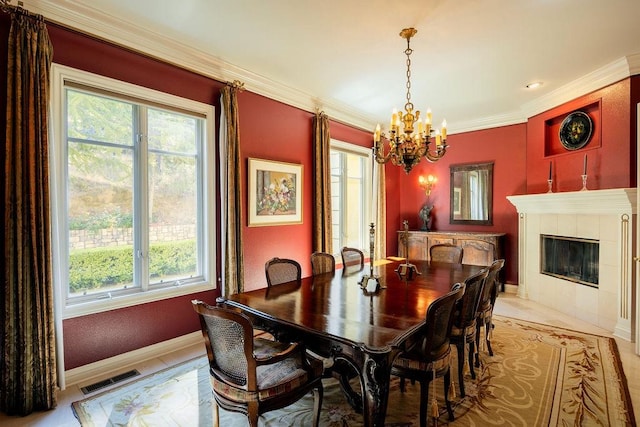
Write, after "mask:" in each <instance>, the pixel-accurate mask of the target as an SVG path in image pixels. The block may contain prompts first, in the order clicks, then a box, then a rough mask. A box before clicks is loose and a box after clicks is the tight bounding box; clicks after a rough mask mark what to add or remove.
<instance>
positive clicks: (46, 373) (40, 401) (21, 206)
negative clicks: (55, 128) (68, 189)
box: [0, 8, 56, 415]
mask: <svg viewBox="0 0 640 427" xmlns="http://www.w3.org/2000/svg"><path fill="white" fill-rule="evenodd" d="M9 9H10V14H11V28H10V30H9V31H10V32H9V45H8V61H7V103H6V108H7V110H6V119H7V125H6V133H5V137H6V138H5V156H6V157H5V162H4V168H5V171H4V172H5V173H4V176H5V186H4V203H5V210H4V224H5V239H4V265H3V267H4V269H3V273H4V277H3V279H4V286H3V290H2V296H1V299H0V311H1V312H2V334H1V337H2V338H0V340H1V341H0V348H1V349H2V353H1V354H0V359H1V360H0V410H2V411H3V412H5V413H7V414H9V415H27V414H30V413H32V412H33V411H36V410H46V409H51V408H53V407H55V406H56V399H55V390H56V358H55V334H54V330H55V329H54V328H55V327H54V315H53V282H52V269H51V240H50V236H51V233H50V231H51V224H50V221H49V215H50V212H49V203H50V201H49V167H48V161H49V160H48V156H49V140H48V134H47V132H48V108H49V73H50V68H51V60H52V57H53V47H52V45H51V41H50V40H49V35H48V31H47V28H46V25H45V23H44V20H43V18H42V16H40V15H37V16H36V15H32V14H30V13H29V12H27V11H26V10H23V9H21V8H9Z"/></svg>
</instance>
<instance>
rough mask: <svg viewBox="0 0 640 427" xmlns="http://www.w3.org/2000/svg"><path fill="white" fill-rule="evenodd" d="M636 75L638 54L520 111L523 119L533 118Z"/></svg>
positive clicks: (579, 79)
mask: <svg viewBox="0 0 640 427" xmlns="http://www.w3.org/2000/svg"><path fill="white" fill-rule="evenodd" d="M638 73H640V54H634V55H629V56H625V57H622V58H619V59H617V60H615V61H613V62H611V63H609V64H607V65H605V66H603V67H601V68H599V69H597V70H595V71H592V72H590V73H588V74H586V75H584V76H582V77H580V78H578V79H576V80H574V81H572V82H570V83H568V84H566V85H564V86H561V87H559V88H558V89H556V90H554V91H552V92H550V93H548V94H546V95H543V96H541V97H539V98H537V99H535V100H533V101H531V102H528V103H526V104H524V105H523V106H522V108H521V111H522V113H523V115H524V116H525V117H527V118H529V117H533V116H535V115H537V114H540V113H543V112H545V111H547V110H550V109H552V108H554V107H557V106H558V105H562V104H564V103H565V102H569V101H571V100H573V99H576V98H578V97H580V96H583V95H585V94H587V93H590V92H594V91H596V90H599V89H602V88H603V87H605V86H608V85H611V84H613V83H616V82H619V81H620V80H623V79H626V78H627V77H630V76H633V75H635V74H638Z"/></svg>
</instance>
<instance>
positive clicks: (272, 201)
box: [258, 177, 295, 215]
mask: <svg viewBox="0 0 640 427" xmlns="http://www.w3.org/2000/svg"><path fill="white" fill-rule="evenodd" d="M294 197H295V183H294V181H293V178H292V177H288V178H280V179H277V180H274V181H273V182H271V184H269V186H268V187H264V196H263V197H262V200H260V201H259V202H258V209H259V210H266V211H267V212H268V213H269V214H270V215H274V214H276V213H285V212H288V211H289V210H290V208H291V204H292V201H293V199H294Z"/></svg>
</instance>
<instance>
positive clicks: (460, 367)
mask: <svg viewBox="0 0 640 427" xmlns="http://www.w3.org/2000/svg"><path fill="white" fill-rule="evenodd" d="M456 350H457V352H458V382H459V383H460V397H465V392H464V373H463V372H462V371H463V368H464V344H460V343H456Z"/></svg>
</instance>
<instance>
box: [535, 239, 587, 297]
mask: <svg viewBox="0 0 640 427" xmlns="http://www.w3.org/2000/svg"><path fill="white" fill-rule="evenodd" d="M540 240H541V241H540V248H541V251H542V253H541V254H540V255H541V256H540V273H542V274H546V275H549V276H554V277H558V278H560V279H565V280H569V281H572V282H577V283H582V284H583V285H587V286H593V287H596V288H597V287H598V263H599V253H598V252H599V243H598V241H597V240H592V239H580V238H574V237H561V236H550V235H546V234H542V235H540Z"/></svg>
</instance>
